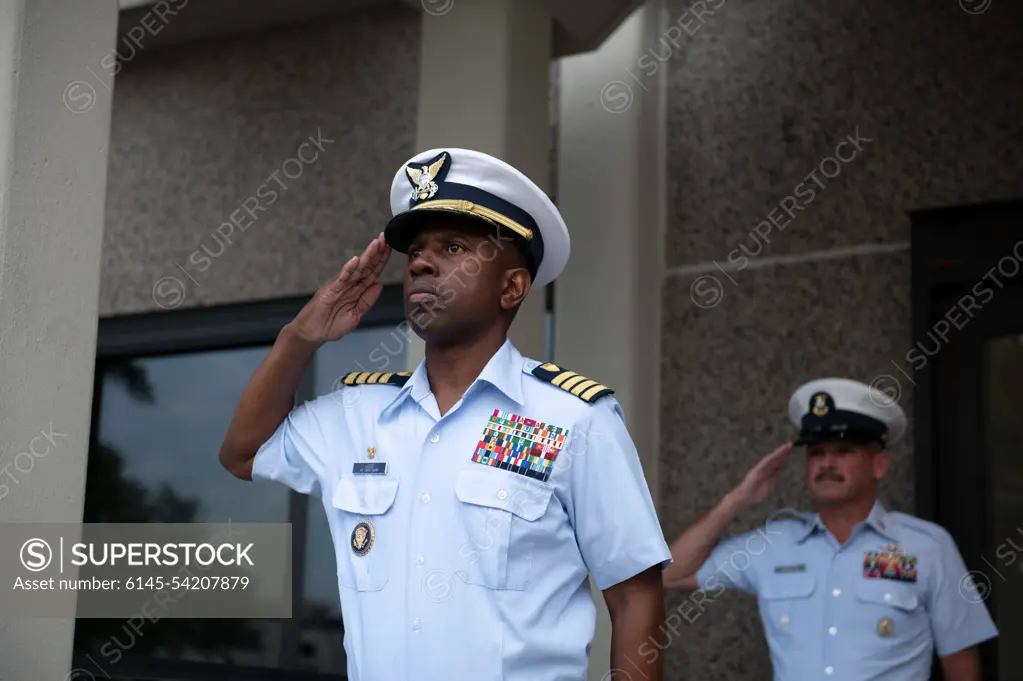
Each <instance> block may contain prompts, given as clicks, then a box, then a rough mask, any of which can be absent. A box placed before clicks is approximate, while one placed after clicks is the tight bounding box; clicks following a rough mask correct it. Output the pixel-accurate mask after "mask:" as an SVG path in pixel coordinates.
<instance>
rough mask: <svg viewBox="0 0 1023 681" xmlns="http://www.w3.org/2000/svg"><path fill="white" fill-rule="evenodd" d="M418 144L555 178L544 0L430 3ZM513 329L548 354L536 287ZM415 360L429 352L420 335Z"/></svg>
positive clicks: (535, 350)
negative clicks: (475, 154)
mask: <svg viewBox="0 0 1023 681" xmlns="http://www.w3.org/2000/svg"><path fill="white" fill-rule="evenodd" d="M423 7H424V8H425V12H424V13H423V23H422V43H421V52H420V59H419V118H418V123H419V127H418V130H417V135H416V149H417V151H424V150H426V149H433V148H439V147H461V148H466V149H476V150H478V151H482V152H485V153H488V154H492V155H494V156H496V157H498V158H500V159H502V160H504V161H507V162H508V163H510V164H512V165H514V166H515V167H517V168H518V169H519V170H521V171H522V172H523V173H525V174H526V175H528V176H529V177H530V178H531V179H532V180H533V181H534V182H535V183H536V184H537V185H538V186H539V187H541V188H542V189H544V190H547V188H548V184H549V177H548V175H549V171H548V164H549V158H550V157H549V154H550V144H551V134H550V122H549V107H548V102H549V100H550V75H549V74H550V71H549V69H550V59H551V50H550V45H551V18H550V11H549V8H548V2H547V1H546V0H457V1H456V2H451V1H450V0H444V1H438V0H430V1H428V2H423ZM510 336H511V339H512V342H514V343H515V345H516V347H518V349H519V350H520V351H521V352H522V353H523V354H524V355H526V356H528V357H533V358H534V359H538V360H543V359H545V357H544V338H545V333H544V292H543V290H539V289H534V290H533V291H532V292H531V293H530V295H529V297H528V298H527V299H526V302H525V303H524V304H523V307H522V309H521V310H519V314H518V316H517V317H516V318H515V323H514V324H513V325H512V328H511V332H510ZM413 340H414V342H413V344H412V345H411V346H410V347H409V352H408V362H409V367H410V368H414V367H415V366H416V365H417V364H418V363H419V361H420V360H421V359H422V357H423V343H422V341H420V340H419V339H418V338H414V339H413Z"/></svg>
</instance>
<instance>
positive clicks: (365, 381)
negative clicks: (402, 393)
mask: <svg viewBox="0 0 1023 681" xmlns="http://www.w3.org/2000/svg"><path fill="white" fill-rule="evenodd" d="M411 375H412V372H411V371H386V372H385V371H352V372H350V373H347V374H345V377H344V384H345V385H396V386H398V387H399V388H400V387H401V386H403V385H405V383H407V382H408V379H409V377H410V376H411Z"/></svg>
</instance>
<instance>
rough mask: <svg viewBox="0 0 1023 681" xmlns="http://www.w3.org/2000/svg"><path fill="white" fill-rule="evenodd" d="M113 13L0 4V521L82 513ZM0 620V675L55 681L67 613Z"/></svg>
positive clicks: (65, 518)
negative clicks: (105, 66)
mask: <svg viewBox="0 0 1023 681" xmlns="http://www.w3.org/2000/svg"><path fill="white" fill-rule="evenodd" d="M117 13H118V8H117V0H75V2H54V1H53V0H0V434H2V437H0V521H2V522H51V521H61V522H80V521H81V519H82V505H83V500H84V488H85V465H86V456H87V451H88V442H89V420H90V404H91V400H92V381H93V370H94V365H95V357H96V354H95V353H96V325H97V316H98V298H99V278H100V250H101V246H102V238H103V209H104V200H105V198H106V171H107V143H108V138H109V128H110V111H111V93H110V91H109V90H108V89H107V88H108V87H109V83H108V82H106V81H100V80H98V79H97V78H96V77H95V75H94V74H90V72H89V69H88V68H87V67H89V66H90V65H91V66H92V69H93V70H94V71H96V70H99V69H100V66H99V65H100V60H101V59H103V58H104V57H105V56H106V55H108V54H110V53H111V52H112V51H113V49H114V44H115V39H116V30H117ZM42 433H46V434H48V435H49V436H50V437H51V438H52V442H53V443H54V446H52V447H51V446H50V445H46V448H45V449H44V447H43V446H42V444H41V443H42V442H44V441H43V440H40V439H39V437H38V436H40V435H41V434H42ZM33 438H35V440H33ZM32 444H35V447H34V448H33V447H32ZM40 452H42V453H41V454H40ZM0 550H4V551H7V550H12V549H11V547H2V548H0ZM0 617H6V618H7V619H2V620H0V679H52V680H53V681H61V680H62V679H64V678H65V677H66V675H67V674H68V671H69V669H70V660H71V651H72V640H73V639H72V637H73V631H74V620H73V619H64V620H52V619H51V620H42V619H39V620H32V619H18V620H15V619H13V618H11V616H10V613H4V614H0Z"/></svg>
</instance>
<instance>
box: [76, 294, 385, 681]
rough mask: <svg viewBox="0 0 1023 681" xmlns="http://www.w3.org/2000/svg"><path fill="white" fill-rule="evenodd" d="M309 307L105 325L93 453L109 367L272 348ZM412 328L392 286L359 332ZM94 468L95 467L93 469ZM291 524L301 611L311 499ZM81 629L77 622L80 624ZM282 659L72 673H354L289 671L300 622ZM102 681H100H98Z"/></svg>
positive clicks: (208, 312) (99, 337) (201, 678)
mask: <svg viewBox="0 0 1023 681" xmlns="http://www.w3.org/2000/svg"><path fill="white" fill-rule="evenodd" d="M308 302H309V296H296V297H288V298H279V299H275V300H264V301H257V302H248V303H233V304H226V305H216V306H209V307H200V308H189V309H184V310H172V311H163V312H143V313H138V314H127V315H117V316H109V317H101V318H100V319H99V323H98V328H97V334H96V360H95V362H96V368H95V371H94V376H93V397H92V413H91V417H90V433H89V451H94V450H95V447H96V445H97V439H98V437H99V427H98V424H99V417H100V405H101V404H102V391H103V385H102V383H103V372H102V371H100V370H99V369H100V366H101V365H102V364H103V363H104V362H108V361H112V360H118V359H125V358H132V359H141V358H146V357H156V356H172V355H178V354H188V353H194V352H209V351H216V350H233V349H242V348H246V347H254V346H267V345H272V344H273V343H274V341H275V340H276V339H277V337H278V335H279V333H280V331H281V329H282V328H283V327H284V325H285V324H287V323H288V322H290V321H291V320H292V319H294V318H295V316H296V315H297V314H298V313H299V311H300V310H301V309H302V308H303V306H305V305H306V303H308ZM404 321H405V311H404V303H403V299H402V286H401V284H387V285H385V286H384V289H383V291H382V292H381V294H380V298H379V300H378V301H377V302H376V304H375V305H374V306H373V307H372V308H371V309H370V310H369V311H368V312H367V313H366V315H365V317H363V319H362V322H361V323H360V325H359V328H360V329H365V328H372V327H381V326H389V325H391V326H397V325H399V324H401V323H402V322H404ZM315 370H316V360H315V357H314V358H313V361H312V362H311V363H310V365H309V367H308V368H307V370H306V373H305V375H304V376H303V380H302V383H301V384H300V386H299V389H298V391H297V392H296V395H295V401H296V403H301V402H304V401H306V400H310V399H314V398H315V397H317V395H316V394H315V387H314V377H315ZM87 465H88V464H87ZM289 492H290V493H289V504H288V508H289V518H288V519H289V522H291V523H292V538H293V545H292V549H293V554H292V555H293V557H292V574H293V575H295V576H298V577H296V578H295V580H294V582H293V585H292V589H293V591H292V602H293V603H302V598H303V595H304V593H303V590H304V575H305V548H306V540H307V535H308V531H309V525H308V498H307V496H306V495H303V494H299V493H298V492H295V491H293V490H290V491H289ZM76 621H77V617H76ZM280 621H281V623H282V625H283V627H282V632H281V644H282V645H281V655H280V658H279V661H278V664H279V665H281V667H279V668H267V667H252V666H243V665H232V664H223V663H216V662H193V661H182V660H166V659H161V658H153V657H130V656H128V655H125V657H124V658H123V659H121V660H119V661H118V662H117V664H116V665H107V666H106V667H104V666H103V665H102V664H100V663H99V662H97V661H96V660H95V659H94V658H93V656H92V655H91V654H90V653H89V652H88V651H79V650H75V651H74V654H73V667H74V668H75V669H76V670H79V671H81V672H85V673H90V674H91V673H93V670H96V671H98V672H99V673H100V674H101V675H102V676H103V677H104V678H109V679H113V680H117V679H125V680H128V679H131V680H135V679H152V680H154V681H226V680H228V679H236V678H239V676H244V677H245V678H246V679H249V680H251V681H284V680H285V679H286V680H287V681H335V680H337V681H340V680H342V679H346V678H348V677H347V670H345V669H341V670H338V672H337V673H336V674H335V673H322V672H307V671H298V670H294V669H289V668H288V667H287V666H286V665H292V664H294V663H295V662H296V660H297V658H298V654H299V643H300V638H299V635H300V625H301V623H300V622H299V620H298V618H297V617H292V618H290V619H283V620H280ZM96 678H100V677H96Z"/></svg>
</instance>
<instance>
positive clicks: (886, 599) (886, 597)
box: [884, 594, 892, 603]
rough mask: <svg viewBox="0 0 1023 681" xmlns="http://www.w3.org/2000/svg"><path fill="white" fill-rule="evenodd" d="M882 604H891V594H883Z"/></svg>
mask: <svg viewBox="0 0 1023 681" xmlns="http://www.w3.org/2000/svg"><path fill="white" fill-rule="evenodd" d="M884 602H885V603H891V602H892V595H891V594H885V595H884Z"/></svg>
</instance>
